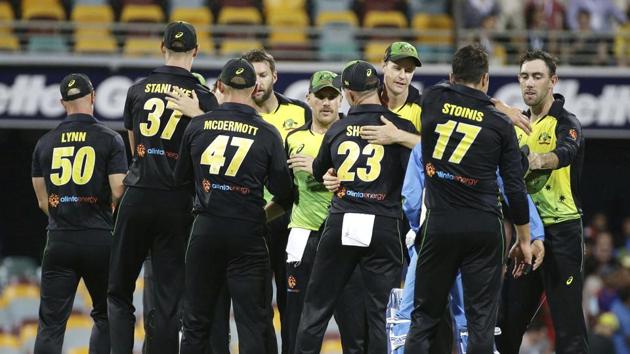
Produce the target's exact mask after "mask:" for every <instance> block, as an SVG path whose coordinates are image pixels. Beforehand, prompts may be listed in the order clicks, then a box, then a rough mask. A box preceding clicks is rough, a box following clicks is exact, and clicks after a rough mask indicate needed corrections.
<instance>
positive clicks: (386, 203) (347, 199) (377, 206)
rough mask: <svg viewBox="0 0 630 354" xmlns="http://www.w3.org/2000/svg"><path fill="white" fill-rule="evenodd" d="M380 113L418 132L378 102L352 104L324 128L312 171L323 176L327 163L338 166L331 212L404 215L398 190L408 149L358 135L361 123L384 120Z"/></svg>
mask: <svg viewBox="0 0 630 354" xmlns="http://www.w3.org/2000/svg"><path fill="white" fill-rule="evenodd" d="M381 115H383V116H385V117H386V118H387V119H388V120H390V121H391V122H392V123H393V124H394V125H396V126H397V127H398V128H399V129H403V130H405V131H408V132H412V133H417V132H416V130H415V128H414V126H413V124H411V122H409V121H407V120H404V119H401V118H400V117H398V116H397V115H396V114H394V113H392V112H391V111H389V110H388V109H386V108H385V107H383V106H382V105H379V104H364V105H358V106H355V107H352V108H351V109H350V111H349V112H348V115H347V116H346V117H345V118H344V119H342V120H339V121H337V122H336V123H334V124H333V126H332V127H330V129H329V130H328V131H327V132H326V135H325V136H324V142H323V143H322V148H321V149H320V152H319V154H318V156H317V158H316V160H315V162H314V163H313V174H314V176H316V178H317V177H319V178H321V176H322V175H323V174H324V173H326V170H327V169H328V167H333V168H334V169H335V170H336V171H337V176H338V177H339V181H340V182H341V187H340V188H339V190H338V191H337V192H336V193H335V195H334V196H333V200H332V204H331V209H330V212H331V213H345V212H357V213H366V214H375V215H381V216H390V217H396V218H398V217H400V216H401V211H400V210H401V209H400V208H401V206H400V202H401V200H400V190H401V187H402V181H403V178H404V175H405V168H406V167H407V161H408V159H409V152H410V150H409V149H407V148H405V147H402V146H400V145H385V146H384V145H378V144H370V143H368V142H367V141H366V140H364V139H362V138H361V136H360V131H361V128H362V127H364V126H373V125H381V124H382V123H381V118H380V117H381Z"/></svg>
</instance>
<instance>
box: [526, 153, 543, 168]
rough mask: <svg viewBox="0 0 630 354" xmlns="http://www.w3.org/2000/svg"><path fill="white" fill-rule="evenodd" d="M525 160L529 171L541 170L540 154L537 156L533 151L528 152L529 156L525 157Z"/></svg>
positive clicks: (541, 160)
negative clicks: (527, 161) (527, 162)
mask: <svg viewBox="0 0 630 354" xmlns="http://www.w3.org/2000/svg"><path fill="white" fill-rule="evenodd" d="M527 160H529V170H530V171H533V170H540V169H541V168H542V164H543V159H542V154H537V153H535V152H533V151H530V153H529V156H527Z"/></svg>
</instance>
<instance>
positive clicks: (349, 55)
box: [319, 22, 360, 61]
mask: <svg viewBox="0 0 630 354" xmlns="http://www.w3.org/2000/svg"><path fill="white" fill-rule="evenodd" d="M320 34H321V35H320V37H319V56H320V59H322V60H340V61H346V60H350V59H356V58H358V57H360V53H359V48H358V44H357V41H356V40H355V37H354V35H355V27H353V26H352V25H349V24H348V23H340V22H330V23H327V24H326V25H324V26H323V27H321V32H320Z"/></svg>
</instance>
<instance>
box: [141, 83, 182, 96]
mask: <svg viewBox="0 0 630 354" xmlns="http://www.w3.org/2000/svg"><path fill="white" fill-rule="evenodd" d="M177 91H182V92H184V93H185V94H186V95H187V96H188V97H192V90H189V89H185V88H183V87H179V86H175V85H171V84H146V85H145V86H144V92H145V93H169V92H177Z"/></svg>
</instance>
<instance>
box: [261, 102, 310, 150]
mask: <svg viewBox="0 0 630 354" xmlns="http://www.w3.org/2000/svg"><path fill="white" fill-rule="evenodd" d="M260 115H261V116H262V118H263V119H264V120H265V121H266V122H267V123H269V124H271V125H273V126H274V127H276V129H278V131H279V132H280V135H281V136H282V141H284V140H285V139H286V138H287V134H289V133H290V132H291V131H292V130H294V129H297V128H299V127H301V126H303V125H304V123H306V118H305V116H306V110H305V109H304V107H302V106H298V105H296V104H292V103H289V104H280V105H279V106H278V109H277V110H276V111H275V112H273V113H261V114H260Z"/></svg>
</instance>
